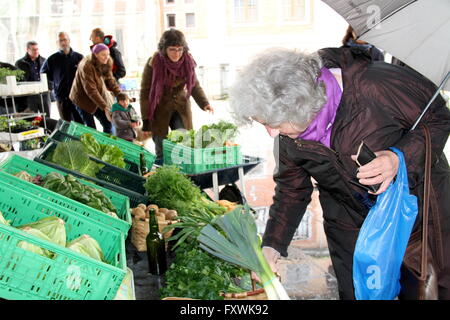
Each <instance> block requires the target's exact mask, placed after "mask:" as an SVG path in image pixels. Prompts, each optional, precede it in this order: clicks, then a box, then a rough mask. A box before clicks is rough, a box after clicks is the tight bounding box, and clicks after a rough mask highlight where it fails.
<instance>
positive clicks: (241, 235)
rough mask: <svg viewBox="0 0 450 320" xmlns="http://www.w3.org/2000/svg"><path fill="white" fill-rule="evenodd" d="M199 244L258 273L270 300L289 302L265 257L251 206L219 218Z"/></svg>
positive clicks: (209, 227) (210, 226)
mask: <svg viewBox="0 0 450 320" xmlns="http://www.w3.org/2000/svg"><path fill="white" fill-rule="evenodd" d="M197 240H198V241H199V242H200V248H202V249H203V250H205V251H206V252H208V253H210V254H212V255H213V256H216V257H218V258H220V259H223V260H225V261H227V262H230V263H233V264H235V265H238V266H241V267H243V268H245V269H248V270H251V271H253V272H255V273H256V274H257V275H258V277H259V279H261V283H262V285H263V287H264V289H265V291H266V294H267V297H268V298H269V300H290V299H289V296H288V295H287V293H286V290H285V289H284V288H283V286H282V285H281V283H280V281H279V280H278V278H277V277H276V276H275V274H274V273H273V271H272V269H271V268H270V266H269V264H268V263H267V260H266V258H265V257H264V255H263V253H262V250H261V245H260V241H259V238H258V232H257V228H256V224H255V219H254V217H253V215H252V214H251V213H250V208H249V207H248V206H246V207H244V208H243V207H237V208H236V209H235V210H233V211H231V212H230V213H227V214H225V215H224V216H218V217H217V218H215V219H214V220H213V222H211V223H210V224H208V225H206V226H205V227H204V228H203V229H202V230H201V232H200V235H199V236H198V238H197Z"/></svg>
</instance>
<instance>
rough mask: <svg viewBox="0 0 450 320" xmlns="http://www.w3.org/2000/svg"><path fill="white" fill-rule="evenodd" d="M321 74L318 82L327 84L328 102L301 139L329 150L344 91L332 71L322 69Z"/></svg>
mask: <svg viewBox="0 0 450 320" xmlns="http://www.w3.org/2000/svg"><path fill="white" fill-rule="evenodd" d="M321 73H322V75H321V76H320V77H319V78H318V79H317V81H318V82H319V81H323V82H324V83H325V87H326V91H327V102H326V104H325V105H324V106H323V108H322V109H321V110H320V112H319V113H318V114H317V116H316V118H315V119H314V120H313V121H312V122H311V124H310V125H309V127H308V128H307V129H306V130H305V131H304V132H303V133H302V134H301V135H300V136H299V138H301V139H303V140H311V141H318V142H321V143H322V144H324V145H325V146H327V147H328V148H329V147H330V146H331V130H332V129H333V123H334V119H335V118H336V113H337V110H338V107H339V104H340V103H341V98H342V89H341V87H340V86H339V83H338V81H337V80H336V78H335V77H334V76H333V74H332V73H331V71H330V70H328V69H327V68H322V69H321Z"/></svg>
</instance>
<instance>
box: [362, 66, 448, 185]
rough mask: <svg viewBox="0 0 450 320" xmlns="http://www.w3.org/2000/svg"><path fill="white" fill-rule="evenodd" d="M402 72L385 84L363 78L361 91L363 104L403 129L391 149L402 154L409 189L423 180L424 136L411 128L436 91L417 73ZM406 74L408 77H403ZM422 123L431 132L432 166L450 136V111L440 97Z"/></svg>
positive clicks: (437, 159) (419, 128) (433, 86)
mask: <svg viewBox="0 0 450 320" xmlns="http://www.w3.org/2000/svg"><path fill="white" fill-rule="evenodd" d="M392 68H400V67H392ZM403 70H405V71H404V73H405V76H403V78H399V75H398V73H397V77H394V76H391V77H386V78H385V79H384V81H377V80H376V79H367V78H365V79H364V80H363V82H362V84H361V86H362V87H361V90H360V91H362V90H363V92H364V103H365V104H368V105H369V104H372V105H373V110H376V108H378V109H379V108H382V109H383V111H384V112H388V113H389V114H390V115H391V117H392V118H393V119H397V120H398V121H399V123H400V124H401V125H402V127H403V128H404V132H405V134H404V135H403V137H402V138H401V139H400V140H399V141H398V142H397V143H396V144H395V145H394V146H393V147H396V148H398V149H400V150H401V151H402V152H403V154H404V156H405V160H406V165H407V169H408V176H409V183H410V188H415V187H416V185H417V184H420V183H422V181H423V173H424V167H425V163H424V159H425V136H424V131H423V129H422V128H421V127H420V125H419V127H418V128H417V129H416V130H414V131H410V129H411V128H412V126H413V125H414V123H415V122H416V120H417V119H418V118H419V116H420V114H421V113H422V111H423V110H424V109H425V107H426V105H427V104H428V102H429V101H430V100H431V98H432V96H433V95H434V93H435V92H436V90H437V88H436V86H435V85H434V84H433V83H431V82H430V81H429V80H427V79H426V78H424V77H423V76H421V75H420V74H419V73H417V72H415V71H412V70H407V69H404V68H403ZM408 74H409V76H408V77H406V75H408ZM405 84H407V85H405ZM362 88H364V89H362ZM421 123H423V124H425V125H427V126H428V128H429V129H430V133H431V147H432V161H433V162H432V164H433V165H434V164H436V163H437V162H438V161H439V158H440V156H441V154H442V152H443V149H444V147H445V145H446V142H447V140H448V136H449V134H450V110H449V109H448V107H447V106H446V104H445V101H444V99H443V98H442V97H441V96H439V97H438V98H437V99H436V101H435V102H434V103H433V104H432V105H431V107H430V109H429V110H428V112H427V113H426V114H425V116H424V117H423V119H422V121H421Z"/></svg>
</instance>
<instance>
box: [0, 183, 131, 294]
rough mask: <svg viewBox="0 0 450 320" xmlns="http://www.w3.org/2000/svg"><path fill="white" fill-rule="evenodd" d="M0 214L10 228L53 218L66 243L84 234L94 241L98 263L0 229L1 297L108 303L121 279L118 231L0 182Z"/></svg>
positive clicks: (122, 250)
mask: <svg viewBox="0 0 450 320" xmlns="http://www.w3.org/2000/svg"><path fill="white" fill-rule="evenodd" d="M0 211H1V212H2V213H3V215H4V217H5V218H6V220H11V225H12V226H13V227H17V226H21V225H24V224H28V223H32V222H36V221H39V220H41V219H43V218H46V217H49V216H57V217H59V218H61V219H63V220H64V221H65V228H66V233H67V240H68V241H71V240H73V239H76V238H78V237H79V236H81V235H84V234H87V235H89V236H91V237H92V238H94V239H95V240H97V242H98V243H99V245H100V247H101V248H102V250H103V253H104V255H105V260H106V261H107V262H108V263H109V264H107V263H103V262H100V261H97V260H94V259H92V258H89V257H87V256H83V255H80V254H78V253H76V252H74V251H72V250H70V249H67V248H64V247H61V246H58V245H56V244H53V243H51V242H48V241H45V240H41V239H39V238H37V237H34V236H31V235H29V234H27V233H25V232H23V231H21V230H19V229H16V228H13V227H11V226H6V225H2V224H0V257H1V259H0V297H1V298H4V299H23V300H112V299H114V297H115V296H116V293H117V291H118V289H119V287H120V285H121V283H122V280H123V278H124V277H125V274H126V271H127V270H126V257H125V242H124V236H123V234H122V233H121V232H119V231H118V230H113V229H111V228H108V227H105V226H104V225H103V224H99V223H98V222H97V221H95V220H93V219H91V218H87V217H84V216H82V215H79V214H77V213H74V212H72V211H71V210H69V209H66V208H64V207H61V206H59V205H57V204H55V203H52V202H49V201H47V200H44V199H40V198H37V197H36V196H35V195H33V194H30V193H28V192H26V191H24V190H23V189H17V188H15V187H13V186H11V185H9V184H4V183H2V182H0ZM20 241H26V242H28V243H31V244H34V245H37V246H39V247H41V248H43V249H45V250H49V251H51V252H53V253H54V254H55V257H54V258H52V259H50V258H47V257H43V256H40V255H38V254H35V253H33V252H30V251H27V250H23V249H21V248H19V247H17V244H18V243H19V242H20Z"/></svg>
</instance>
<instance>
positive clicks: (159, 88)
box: [148, 52, 197, 121]
mask: <svg viewBox="0 0 450 320" xmlns="http://www.w3.org/2000/svg"><path fill="white" fill-rule="evenodd" d="M196 66H197V64H196V63H195V61H194V59H193V58H192V56H191V55H190V54H189V53H187V52H186V53H185V54H183V56H182V57H181V59H180V60H179V61H178V62H172V61H171V60H170V59H169V58H167V57H165V56H163V55H162V54H161V53H159V52H158V53H156V54H155V55H154V56H153V61H152V67H153V74H152V87H151V89H150V96H149V108H148V119H149V120H150V121H152V120H153V117H154V114H155V110H156V106H157V105H158V104H159V102H160V101H161V98H162V96H163V93H164V90H165V89H170V88H172V86H173V84H174V83H175V80H176V78H181V79H183V80H185V81H186V89H187V98H188V99H189V97H190V96H191V93H192V89H193V88H194V85H195V80H196V77H195V67H196Z"/></svg>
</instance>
